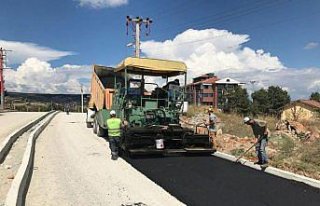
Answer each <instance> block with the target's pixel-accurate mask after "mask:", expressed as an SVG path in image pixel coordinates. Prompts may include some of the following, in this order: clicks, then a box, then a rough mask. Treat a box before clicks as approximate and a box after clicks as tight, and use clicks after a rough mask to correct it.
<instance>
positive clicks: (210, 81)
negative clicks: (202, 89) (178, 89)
mask: <svg viewBox="0 0 320 206" xmlns="http://www.w3.org/2000/svg"><path fill="white" fill-rule="evenodd" d="M218 80H219V78H218V77H211V78H208V79H204V80H202V81H198V82H195V83H191V84H188V85H197V84H214V83H215V82H216V81H218Z"/></svg>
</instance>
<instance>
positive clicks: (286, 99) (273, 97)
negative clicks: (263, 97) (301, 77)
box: [268, 86, 290, 113]
mask: <svg viewBox="0 0 320 206" xmlns="http://www.w3.org/2000/svg"><path fill="white" fill-rule="evenodd" d="M268 103H269V112H268V113H275V112H277V111H278V110H279V109H280V108H281V107H283V106H284V105H286V104H288V103H290V96H289V94H288V92H287V91H285V90H283V89H282V88H281V87H279V86H270V87H269V88H268Z"/></svg>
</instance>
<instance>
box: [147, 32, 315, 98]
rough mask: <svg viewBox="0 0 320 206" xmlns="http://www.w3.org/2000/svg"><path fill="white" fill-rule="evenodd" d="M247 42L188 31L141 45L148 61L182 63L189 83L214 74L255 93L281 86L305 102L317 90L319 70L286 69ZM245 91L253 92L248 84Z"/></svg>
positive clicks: (245, 38) (236, 37)
mask: <svg viewBox="0 0 320 206" xmlns="http://www.w3.org/2000/svg"><path fill="white" fill-rule="evenodd" d="M249 40H250V38H249V36H248V35H245V34H233V33H231V32H229V31H226V30H217V29H206V30H193V29H189V30H187V31H185V32H183V33H181V34H179V35H177V36H176V37H175V38H174V39H172V40H166V41H164V42H156V41H146V42H142V44H141V49H142V52H143V53H144V54H145V55H146V56H148V57H155V58H164V59H172V60H181V61H184V62H185V63H186V64H187V66H188V73H189V74H188V76H189V80H188V81H189V82H190V81H191V80H192V78H193V77H195V76H198V75H202V74H204V73H209V72H213V73H215V74H217V75H218V77H220V78H225V77H231V78H234V79H236V80H238V81H240V82H246V83H248V82H249V81H250V80H256V81H257V83H256V84H255V85H254V87H255V89H258V88H261V87H264V88H267V87H268V86H271V85H278V86H281V87H282V88H283V89H285V90H287V91H288V92H289V94H290V95H291V97H292V99H297V98H308V97H309V96H310V94H311V92H313V91H314V90H316V89H317V88H316V87H319V86H320V68H305V69H295V68H286V67H285V66H284V65H283V64H282V62H281V61H280V59H279V58H278V57H277V56H274V55H272V54H270V53H268V52H265V51H264V50H262V49H258V50H253V49H251V48H249V47H245V46H244V44H245V43H246V42H248V41H249ZM247 88H248V90H252V86H251V84H250V83H248V84H247Z"/></svg>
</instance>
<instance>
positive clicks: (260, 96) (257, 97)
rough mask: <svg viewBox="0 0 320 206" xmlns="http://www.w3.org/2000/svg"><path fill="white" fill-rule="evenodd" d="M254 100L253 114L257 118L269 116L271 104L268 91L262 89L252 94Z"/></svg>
mask: <svg viewBox="0 0 320 206" xmlns="http://www.w3.org/2000/svg"><path fill="white" fill-rule="evenodd" d="M251 98H252V109H251V111H252V114H253V115H254V116H255V115H257V114H267V113H268V108H269V107H270V103H269V100H268V91H267V90H265V89H263V88H262V89H260V90H258V91H255V92H254V93H252V94H251Z"/></svg>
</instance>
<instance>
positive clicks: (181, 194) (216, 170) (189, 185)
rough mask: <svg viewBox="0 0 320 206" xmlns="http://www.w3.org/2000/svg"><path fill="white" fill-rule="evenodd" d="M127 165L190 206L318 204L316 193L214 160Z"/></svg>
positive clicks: (202, 158)
mask: <svg viewBox="0 0 320 206" xmlns="http://www.w3.org/2000/svg"><path fill="white" fill-rule="evenodd" d="M127 161H128V162H129V163H130V164H131V165H133V166H134V167H135V168H137V169H138V170H139V171H141V172H142V173H144V174H145V175H146V176H147V177H149V178H150V179H151V180H153V181H154V182H156V183H157V184H159V185H160V186H161V187H163V188H164V189H166V190H167V191H168V192H170V193H171V194H172V195H174V196H176V197H177V198H178V199H179V200H181V201H182V202H184V203H185V204H187V205H189V206H192V205H201V206H205V205H208V206H209V205H210V206H211V205H224V206H225V205H232V206H233V205H254V206H260V205H261V206H262V205H265V206H267V205H270V206H277V205H279V206H283V205H290V206H293V205H297V206H298V205H299V206H301V205H304V206H307V205H315V206H316V205H317V206H318V205H319V203H320V190H319V189H315V188H312V187H310V186H307V185H305V184H302V183H297V182H294V181H289V180H286V179H282V178H280V177H276V176H272V175H269V174H266V173H263V172H262V171H257V170H254V169H251V168H248V167H245V166H243V165H240V164H239V163H233V162H229V161H226V160H223V159H220V158H217V157H213V156H212V157H208V156H198V157H195V156H189V157H184V156H182V157H165V158H140V159H139V158H135V159H127Z"/></svg>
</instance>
